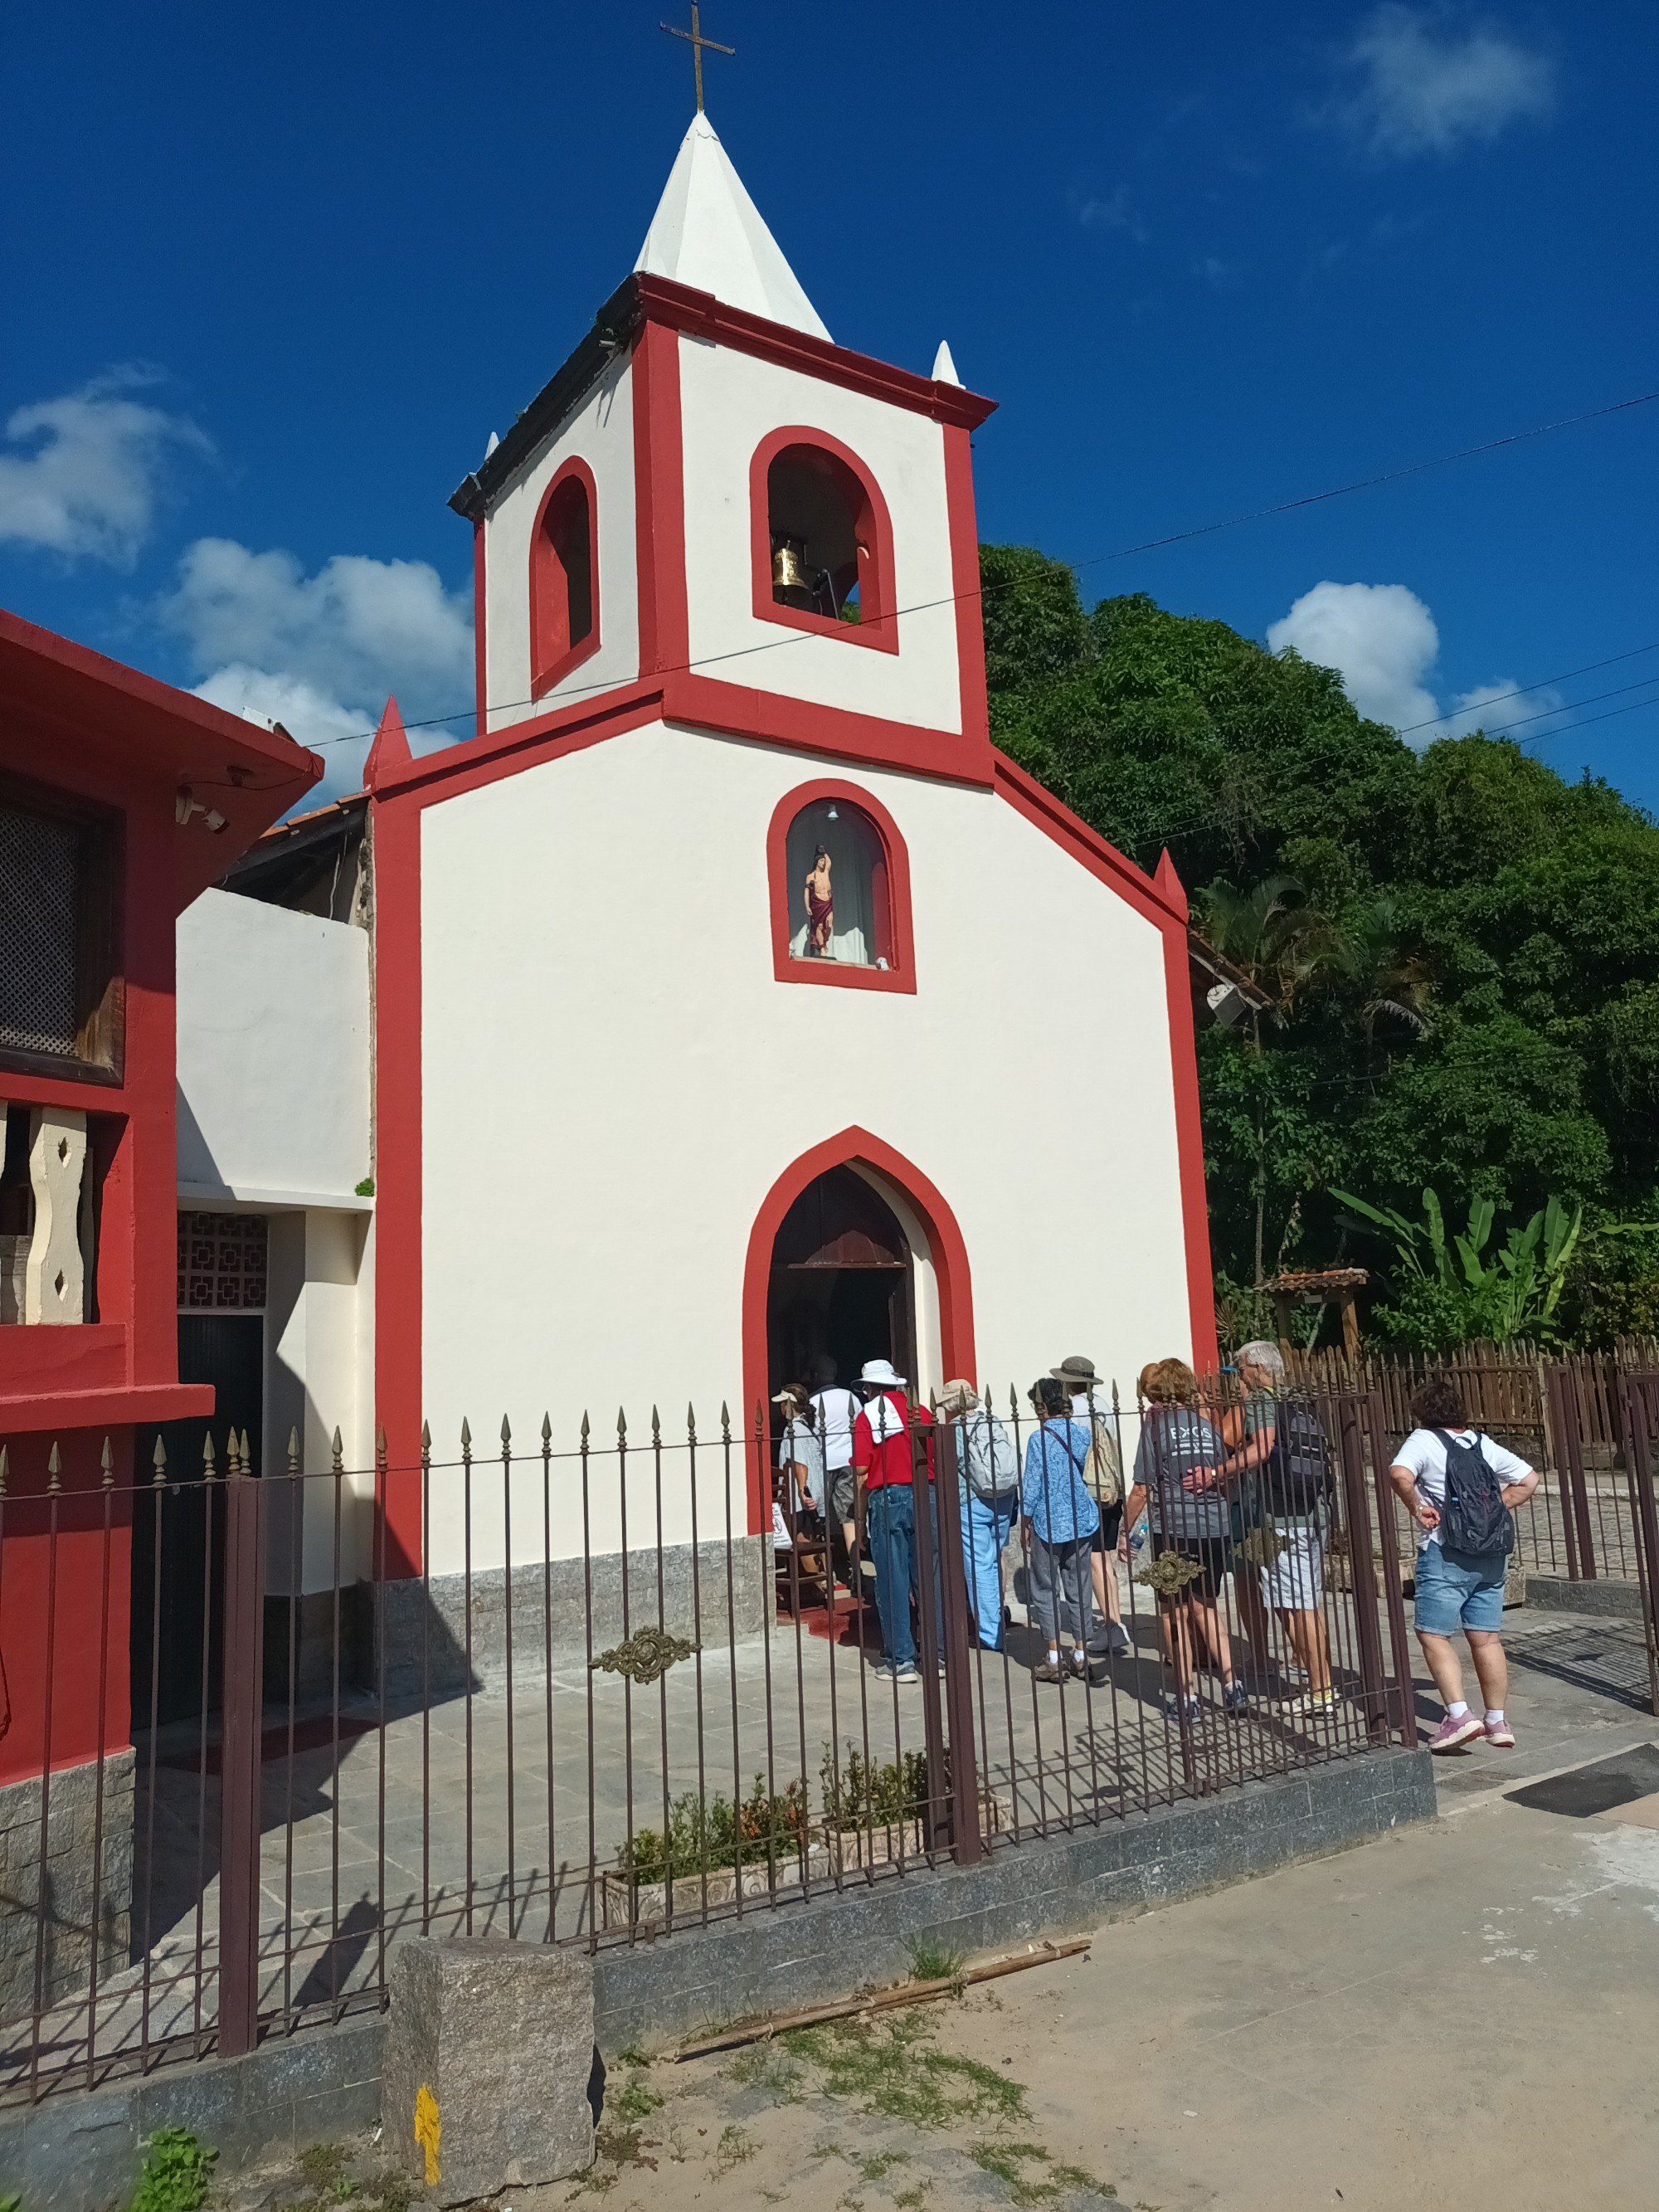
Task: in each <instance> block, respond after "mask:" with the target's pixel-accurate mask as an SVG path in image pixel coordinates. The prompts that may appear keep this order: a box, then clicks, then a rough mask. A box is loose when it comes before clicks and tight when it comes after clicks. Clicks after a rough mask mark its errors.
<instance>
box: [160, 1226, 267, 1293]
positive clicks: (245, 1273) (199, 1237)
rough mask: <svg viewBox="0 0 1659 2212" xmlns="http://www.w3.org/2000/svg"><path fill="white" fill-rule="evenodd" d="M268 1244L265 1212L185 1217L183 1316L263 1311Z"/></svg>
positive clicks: (181, 1248) (181, 1264)
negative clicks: (186, 1314) (185, 1314)
mask: <svg viewBox="0 0 1659 2212" xmlns="http://www.w3.org/2000/svg"><path fill="white" fill-rule="evenodd" d="M269 1241H270V1240H269V1235H268V1231H267V1225H266V1222H265V1218H264V1214H262V1213H181V1214H180V1215H179V1311H180V1313H185V1312H190V1313H204V1312H215V1313H250V1312H260V1311H263V1310H264V1303H265V1270H266V1264H267V1258H268V1246H269Z"/></svg>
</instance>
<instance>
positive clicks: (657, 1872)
mask: <svg viewBox="0 0 1659 2212" xmlns="http://www.w3.org/2000/svg"><path fill="white" fill-rule="evenodd" d="M805 1850H806V1785H805V1783H804V1782H800V1781H795V1782H792V1783H791V1784H789V1787H788V1788H787V1790H779V1791H777V1792H776V1793H775V1794H774V1793H772V1792H770V1791H769V1790H768V1789H767V1787H766V1778H765V1777H764V1775H761V1774H757V1776H756V1777H755V1786H754V1788H753V1789H752V1790H750V1793H749V1795H748V1796H746V1797H745V1798H744V1800H743V1802H741V1804H738V1805H735V1806H734V1805H733V1804H732V1802H731V1801H730V1799H728V1798H726V1797H721V1796H714V1797H708V1798H703V1797H699V1796H698V1795H697V1793H696V1790H687V1791H686V1793H685V1795H684V1796H683V1797H677V1798H675V1800H674V1802H673V1803H672V1804H671V1806H670V1807H669V1808H668V1830H667V1833H666V1834H663V1833H661V1832H659V1830H657V1829H655V1828H641V1829H639V1830H638V1831H637V1832H635V1835H634V1836H633V1837H632V1838H630V1839H629V1841H628V1842H627V1843H625V1844H623V1847H622V1849H621V1850H619V1851H618V1852H617V1867H618V1869H619V1870H620V1871H621V1872H622V1873H623V1874H624V1875H629V1877H630V1878H631V1879H632V1880H633V1881H664V1880H670V1881H674V1880H678V1878H679V1877H681V1876H682V1875H698V1874H716V1873H720V1872H722V1871H724V1870H725V1869H728V1868H730V1869H737V1868H738V1867H742V1866H750V1865H752V1864H754V1863H756V1862H757V1860H775V1861H776V1862H777V1863H780V1864H783V1863H787V1862H789V1861H790V1860H794V1861H796V1862H799V1860H800V1859H801V1858H802V1857H804V1856H805Z"/></svg>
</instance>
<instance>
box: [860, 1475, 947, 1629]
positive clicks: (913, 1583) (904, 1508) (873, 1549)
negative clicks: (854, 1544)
mask: <svg viewBox="0 0 1659 2212" xmlns="http://www.w3.org/2000/svg"><path fill="white" fill-rule="evenodd" d="M927 1502H928V1504H930V1505H931V1506H932V1507H933V1511H934V1513H935V1514H937V1513H938V1511H939V1505H938V1501H937V1500H936V1499H935V1498H933V1496H932V1495H931V1494H930V1495H929V1498H928V1501H927ZM868 1527H869V1538H870V1559H871V1563H872V1565H873V1566H874V1568H875V1571H876V1611H877V1612H878V1613H879V1614H880V1615H881V1649H882V1656H883V1657H884V1658H885V1659H887V1660H889V1661H890V1662H891V1663H892V1664H893V1665H894V1666H895V1667H914V1666H915V1663H916V1637H915V1628H914V1627H913V1626H912V1625H911V1620H910V1607H911V1603H912V1601H913V1600H915V1601H920V1597H921V1582H920V1577H919V1575H918V1571H917V1569H918V1561H917V1557H916V1553H917V1544H916V1502H915V1498H913V1497H912V1495H911V1493H910V1486H909V1484H908V1482H895V1483H889V1484H887V1485H885V1486H884V1487H883V1488H882V1489H880V1490H872V1492H870V1507H869V1522H868ZM940 1617H941V1616H940V1614H939V1523H938V1522H937V1520H935V1522H934V1523H933V1618H934V1620H935V1621H936V1622H937V1621H938V1620H939V1619H940Z"/></svg>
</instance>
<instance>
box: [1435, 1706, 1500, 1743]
mask: <svg viewBox="0 0 1659 2212" xmlns="http://www.w3.org/2000/svg"><path fill="white" fill-rule="evenodd" d="M1485 1734H1486V1723H1485V1721H1483V1720H1482V1719H1481V1717H1480V1714H1479V1713H1477V1712H1474V1711H1470V1712H1467V1713H1465V1714H1464V1716H1463V1717H1462V1720H1456V1721H1455V1720H1454V1719H1453V1718H1452V1717H1451V1715H1450V1714H1449V1713H1448V1714H1447V1716H1446V1717H1445V1719H1444V1720H1443V1721H1442V1722H1441V1723H1440V1725H1439V1727H1438V1728H1437V1729H1436V1730H1435V1732H1434V1734H1433V1735H1431V1737H1430V1738H1429V1749H1430V1750H1431V1751H1455V1750H1456V1749H1457V1748H1458V1747H1459V1745H1461V1744H1465V1743H1469V1742H1472V1741H1474V1738H1475V1737H1476V1736H1478V1735H1485Z"/></svg>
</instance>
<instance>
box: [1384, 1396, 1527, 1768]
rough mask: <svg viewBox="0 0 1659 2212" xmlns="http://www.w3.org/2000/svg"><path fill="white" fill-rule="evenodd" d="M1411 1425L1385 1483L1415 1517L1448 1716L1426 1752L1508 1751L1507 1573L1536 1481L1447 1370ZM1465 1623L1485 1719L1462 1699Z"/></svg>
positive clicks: (1422, 1594)
mask: <svg viewBox="0 0 1659 2212" xmlns="http://www.w3.org/2000/svg"><path fill="white" fill-rule="evenodd" d="M1412 1418H1413V1420H1414V1421H1415V1422H1416V1423H1417V1426H1416V1427H1415V1428H1414V1429H1413V1431H1412V1432H1411V1434H1410V1436H1408V1437H1407V1439H1406V1441H1405V1443H1403V1444H1401V1447H1400V1449H1399V1450H1398V1451H1397V1452H1396V1453H1395V1457H1394V1465H1393V1466H1392V1467H1391V1468H1389V1481H1390V1482H1391V1483H1392V1484H1393V1485H1394V1487H1395V1491H1396V1492H1398V1494H1399V1496H1400V1498H1401V1499H1402V1501H1403V1502H1404V1504H1405V1507H1406V1510H1407V1512H1408V1513H1409V1514H1410V1515H1411V1516H1412V1518H1413V1521H1415V1522H1416V1523H1417V1528H1418V1536H1417V1607H1416V1610H1417V1640H1418V1642H1419V1644H1421V1645H1422V1647H1423V1656H1424V1658H1425V1660H1426V1661H1427V1662H1428V1668H1429V1672H1430V1674H1432V1675H1433V1677H1434V1680H1435V1687H1436V1688H1437V1690H1438V1691H1439V1692H1440V1696H1441V1699H1442V1702H1443V1704H1444V1705H1445V1708H1446V1717H1445V1718H1444V1720H1443V1721H1442V1722H1441V1723H1440V1726H1439V1728H1438V1729H1437V1731H1436V1733H1435V1734H1434V1735H1432V1736H1431V1738H1430V1740H1429V1749H1430V1750H1431V1751H1455V1750H1457V1749H1458V1747H1460V1746H1461V1745H1462V1744H1466V1743H1470V1742H1472V1741H1474V1738H1475V1737H1476V1736H1480V1735H1483V1736H1485V1738H1486V1741H1487V1742H1488V1743H1491V1744H1496V1745H1497V1746H1498V1747H1499V1748H1500V1749H1502V1750H1504V1751H1512V1750H1513V1749H1514V1748H1515V1734H1514V1731H1513V1729H1511V1728H1510V1724H1509V1723H1508V1721H1507V1720H1506V1719H1505V1718H1504V1697H1505V1696H1506V1694H1507V1693H1508V1690H1509V1663H1508V1662H1507V1661H1506V1660H1505V1658H1504V1646H1503V1643H1502V1641H1501V1639H1500V1638H1499V1636H1498V1631H1499V1629H1501V1628H1502V1626H1504V1576H1505V1574H1506V1573H1507V1571H1508V1569H1509V1563H1510V1553H1511V1552H1512V1551H1513V1550H1514V1549H1515V1517H1514V1513H1513V1510H1512V1509H1513V1508H1514V1507H1516V1506H1517V1505H1519V1504H1522V1503H1523V1502H1524V1501H1525V1500H1526V1499H1527V1498H1530V1497H1531V1496H1532V1493H1533V1492H1534V1490H1536V1489H1537V1487H1538V1477H1537V1475H1536V1474H1534V1471H1533V1469H1532V1468H1529V1467H1528V1465H1527V1462H1525V1460H1523V1459H1519V1458H1517V1457H1516V1455H1515V1453H1513V1452H1512V1451H1505V1449H1504V1447H1503V1445H1502V1444H1498V1443H1493V1442H1492V1438H1491V1437H1488V1436H1483V1435H1482V1434H1481V1432H1480V1430H1479V1429H1471V1428H1469V1427H1468V1425H1467V1424H1466V1419H1465V1416H1464V1412H1463V1401H1462V1398H1461V1397H1460V1396H1459V1395H1458V1393H1457V1390H1456V1389H1455V1386H1454V1385H1453V1384H1452V1383H1450V1382H1449V1381H1448V1380H1447V1378H1446V1377H1445V1376H1443V1375H1437V1376H1431V1378H1430V1379H1429V1380H1428V1381H1427V1382H1426V1383H1424V1384H1423V1386H1422V1387H1421V1389H1419V1391H1418V1392H1417V1394H1416V1395H1415V1396H1414V1397H1413V1400H1412ZM1459 1628H1462V1632H1463V1633H1464V1635H1465V1637H1467V1638H1468V1646H1469V1656H1470V1657H1471V1658H1472V1659H1473V1660H1474V1671H1475V1674H1476V1675H1477V1676H1478V1677H1479V1679H1480V1693H1481V1695H1482V1696H1483V1697H1484V1698H1485V1699H1486V1712H1485V1714H1484V1716H1481V1715H1477V1714H1475V1713H1474V1712H1473V1711H1471V1710H1470V1708H1469V1707H1468V1705H1465V1703H1464V1702H1463V1670H1462V1667H1461V1666H1460V1665H1459V1664H1458V1660H1457V1654H1456V1652H1455V1650H1454V1649H1453V1648H1452V1640H1451V1639H1452V1638H1453V1637H1454V1636H1455V1633H1456V1632H1457V1631H1458V1629H1459Z"/></svg>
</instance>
